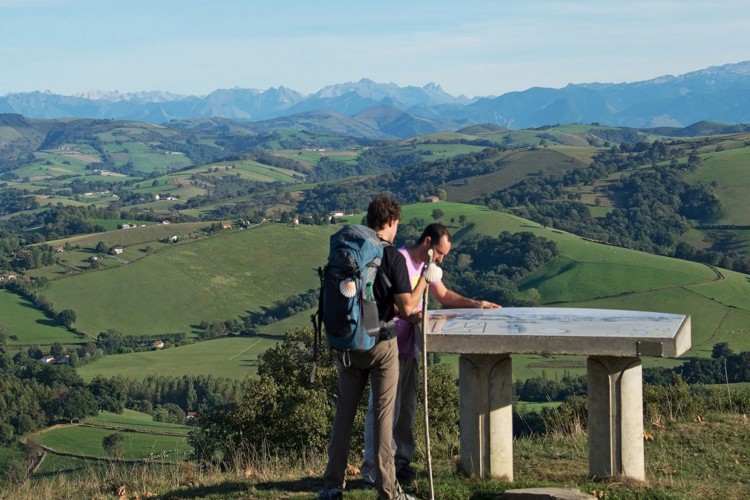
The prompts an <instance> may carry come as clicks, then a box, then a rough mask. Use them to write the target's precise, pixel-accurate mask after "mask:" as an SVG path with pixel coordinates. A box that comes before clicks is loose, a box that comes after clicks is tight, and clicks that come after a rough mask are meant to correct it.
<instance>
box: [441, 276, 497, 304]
mask: <svg viewBox="0 0 750 500" xmlns="http://www.w3.org/2000/svg"><path fill="white" fill-rule="evenodd" d="M430 292H431V293H432V295H433V296H434V297H435V298H436V299H437V300H438V302H440V303H441V304H442V305H444V306H445V307H452V308H470V307H473V308H477V309H478V308H481V309H495V308H498V307H502V306H501V305H500V304H495V303H494V302H489V301H487V300H474V299H470V298H469V297H464V296H463V295H461V294H458V293H456V292H454V291H453V290H448V287H446V286H445V285H444V284H443V282H442V281H438V282H437V283H431V284H430Z"/></svg>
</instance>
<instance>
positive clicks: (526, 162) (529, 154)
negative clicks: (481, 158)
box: [445, 149, 585, 202]
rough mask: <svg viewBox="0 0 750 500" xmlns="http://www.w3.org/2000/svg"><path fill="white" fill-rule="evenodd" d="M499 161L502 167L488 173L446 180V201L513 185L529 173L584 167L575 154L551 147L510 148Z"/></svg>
mask: <svg viewBox="0 0 750 500" xmlns="http://www.w3.org/2000/svg"><path fill="white" fill-rule="evenodd" d="M502 161H503V164H502V166H500V167H499V168H498V169H497V170H496V171H494V172H491V173H489V174H484V175H477V176H474V177H468V178H464V179H458V180H455V181H451V182H448V183H447V184H446V186H445V190H446V192H447V193H448V200H453V201H459V202H461V201H464V202H467V201H470V200H473V199H475V198H477V197H479V196H481V195H484V194H487V193H493V192H495V191H498V190H500V189H504V188H507V187H509V186H512V185H513V184H516V183H518V182H520V181H522V180H524V179H526V178H528V177H529V176H535V175H540V174H541V175H552V174H555V173H561V172H565V171H568V170H572V169H575V168H582V167H584V166H585V164H584V163H582V162H581V161H579V160H578V159H576V158H575V157H574V156H569V155H567V154H565V153H562V152H560V151H555V150H552V149H545V150H538V151H530V150H513V151H509V152H507V153H505V154H504V155H503V160H502Z"/></svg>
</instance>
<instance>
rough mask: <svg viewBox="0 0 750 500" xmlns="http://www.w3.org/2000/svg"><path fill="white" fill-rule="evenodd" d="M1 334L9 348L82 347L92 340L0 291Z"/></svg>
mask: <svg viewBox="0 0 750 500" xmlns="http://www.w3.org/2000/svg"><path fill="white" fill-rule="evenodd" d="M0 311H1V313H0V332H2V333H4V334H5V336H6V338H5V341H6V343H7V345H8V346H10V347H17V348H20V347H21V346H30V345H40V346H41V345H50V344H52V343H53V342H59V343H61V344H63V345H72V344H82V343H85V342H86V341H89V340H91V339H87V338H85V337H81V336H79V335H76V334H75V333H73V332H71V331H70V330H68V329H67V328H63V327H62V326H59V325H58V324H57V322H56V321H54V320H52V319H50V318H48V317H47V316H45V315H44V314H43V313H42V312H41V311H39V310H38V309H36V308H34V306H33V305H32V304H31V302H29V301H28V300H26V299H24V298H22V297H19V296H18V295H16V294H14V293H11V292H9V291H7V290H3V289H0Z"/></svg>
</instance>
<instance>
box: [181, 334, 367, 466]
mask: <svg viewBox="0 0 750 500" xmlns="http://www.w3.org/2000/svg"><path fill="white" fill-rule="evenodd" d="M311 345H312V331H311V329H309V328H307V329H300V330H294V331H290V332H287V334H286V337H285V339H284V341H283V342H281V343H280V344H278V345H277V346H275V347H272V348H270V349H268V350H267V351H266V352H265V353H263V354H262V355H261V356H260V360H259V361H260V364H259V366H258V378H254V379H248V380H247V382H246V387H245V391H244V393H243V396H242V399H241V400H240V401H239V402H238V403H237V404H235V405H233V406H232V407H231V408H220V409H218V410H216V411H214V412H211V413H202V414H200V415H199V416H198V426H197V428H196V430H194V431H193V432H191V433H190V436H189V441H190V443H191V445H193V447H194V450H195V458H197V459H199V460H203V461H212V462H213V461H218V462H223V463H225V464H232V463H234V462H235V461H236V460H238V459H241V457H243V456H244V457H247V456H252V454H253V453H255V452H259V451H260V450H262V449H271V450H272V452H273V453H284V454H290V455H293V456H302V455H303V454H304V453H305V452H306V451H311V450H313V451H317V452H322V451H323V450H324V449H325V447H326V444H327V442H328V436H329V432H330V426H331V421H332V419H333V414H334V412H335V391H336V389H335V387H336V367H335V364H334V359H333V356H332V355H331V353H330V351H329V350H328V348H327V346H323V347H321V352H320V353H319V354H318V358H317V359H318V367H317V375H316V376H317V379H316V381H315V383H311V382H310V368H311V364H310V355H311ZM366 403H367V398H363V400H362V405H363V410H364V405H365V404H366ZM360 415H361V417H362V418H361V419H360V420H359V421H358V422H357V425H356V426H355V430H354V433H353V436H355V437H357V436H358V437H359V439H360V440H361V439H362V438H361V436H362V435H363V432H364V421H363V417H364V411H363V412H361V413H360ZM361 444H362V443H359V445H361ZM354 446H357V444H355V445H354Z"/></svg>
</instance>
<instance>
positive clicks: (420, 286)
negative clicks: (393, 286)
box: [393, 276, 427, 319]
mask: <svg viewBox="0 0 750 500" xmlns="http://www.w3.org/2000/svg"><path fill="white" fill-rule="evenodd" d="M426 286H427V280H425V278H424V276H421V277H420V278H419V281H418V282H417V284H416V285H415V286H414V289H413V290H412V291H411V293H397V294H394V296H393V299H394V301H395V302H396V308H397V310H398V316H399V317H400V318H402V319H408V318H409V316H412V314H413V313H414V312H415V311H414V310H415V309H416V308H417V307H418V306H419V302H420V301H421V300H422V294H423V293H424V289H425V287H426Z"/></svg>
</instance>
